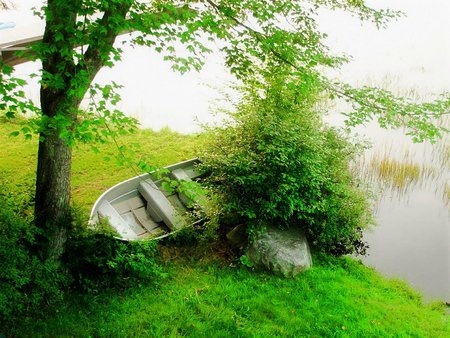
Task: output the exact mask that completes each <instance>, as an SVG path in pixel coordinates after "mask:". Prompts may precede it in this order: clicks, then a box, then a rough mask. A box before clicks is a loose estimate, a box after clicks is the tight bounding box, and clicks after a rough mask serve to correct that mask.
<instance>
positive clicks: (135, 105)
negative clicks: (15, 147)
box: [0, 0, 450, 132]
mask: <svg viewBox="0 0 450 338" xmlns="http://www.w3.org/2000/svg"><path fill="white" fill-rule="evenodd" d="M15 3H16V10H14V11H3V12H0V21H14V22H16V24H17V27H20V26H27V25H31V24H33V23H36V22H39V20H38V19H37V18H36V17H34V16H33V15H32V12H31V10H30V9H29V8H30V7H31V6H37V5H38V4H39V3H40V1H31V0H20V1H15ZM368 4H369V5H372V6H375V7H377V8H386V7H389V8H392V9H398V10H402V11H404V12H405V13H406V15H407V17H404V18H401V19H399V20H398V21H397V22H392V23H391V24H390V25H389V27H388V28H387V29H383V30H377V29H376V28H375V26H374V25H372V24H370V23H361V22H360V21H359V20H357V19H356V18H353V17H351V16H350V15H348V14H346V13H342V12H327V11H323V12H322V13H321V15H320V20H319V23H320V27H321V28H322V29H323V31H325V32H327V33H328V34H329V44H330V46H331V47H332V49H333V50H334V51H335V52H338V53H346V54H349V55H352V56H353V61H352V62H351V63H350V64H348V65H346V66H345V67H344V68H343V69H342V70H341V71H339V72H337V73H336V75H337V76H339V78H341V79H342V80H345V81H348V82H350V83H352V84H361V83H367V82H368V81H369V82H373V83H377V82H379V81H382V80H383V78H384V77H386V76H388V77H389V79H390V81H391V82H393V86H395V87H397V88H405V89H408V88H412V87H413V88H415V89H418V90H420V91H421V92H422V93H423V95H425V94H428V93H429V92H438V91H444V90H447V89H449V88H450V20H448V18H447V16H448V14H449V13H450V2H449V1H445V0H430V1H420V0H413V1H411V0H389V1H388V0H376V1H375V0H372V1H368ZM2 32H4V31H0V35H1V34H2ZM36 69H37V65H30V64H28V65H23V66H20V67H18V73H20V74H22V75H24V76H26V74H29V73H30V71H32V70H36ZM110 79H114V80H115V81H116V82H119V83H120V84H122V85H124V88H123V90H122V98H123V102H122V103H121V108H122V109H123V110H124V111H125V112H126V113H127V114H130V115H133V116H136V117H138V118H139V119H140V121H141V123H142V125H143V126H144V127H150V128H153V129H159V128H161V127H163V126H165V125H167V126H169V127H170V128H172V129H174V130H177V131H180V132H192V131H196V130H198V126H197V124H196V121H195V118H196V117H197V118H198V119H199V120H200V121H209V120H211V119H212V117H211V114H210V112H209V107H210V104H211V102H213V101H214V100H215V99H216V98H217V97H219V96H220V95H219V93H218V90H217V89H218V88H223V87H225V86H226V83H227V82H228V81H231V80H232V79H233V78H232V77H231V76H230V75H229V74H228V73H227V71H226V70H225V68H224V66H223V61H222V58H221V57H220V55H219V54H213V55H209V56H208V58H207V60H206V64H205V67H204V69H203V70H202V71H201V72H200V73H196V72H192V73H189V74H185V75H183V76H181V75H179V74H176V73H173V72H172V71H171V69H170V65H169V64H168V63H165V62H163V61H162V59H161V56H160V55H158V54H157V53H154V52H152V51H151V50H149V49H147V48H136V49H132V48H126V49H125V53H124V55H123V61H122V62H121V63H119V64H118V65H117V66H116V67H115V68H114V69H103V70H102V71H101V72H100V73H99V75H98V77H97V81H100V82H104V81H107V80H110ZM211 86H212V88H211ZM29 93H30V95H31V96H32V97H34V98H36V99H37V97H38V95H37V86H36V85H32V86H31V88H30V89H29Z"/></svg>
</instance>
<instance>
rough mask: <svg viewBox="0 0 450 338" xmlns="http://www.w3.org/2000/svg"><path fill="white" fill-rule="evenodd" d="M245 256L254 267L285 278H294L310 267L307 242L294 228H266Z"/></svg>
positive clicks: (309, 253)
mask: <svg viewBox="0 0 450 338" xmlns="http://www.w3.org/2000/svg"><path fill="white" fill-rule="evenodd" d="M246 255H247V257H248V258H249V259H250V261H251V262H253V264H255V266H259V267H264V268H266V269H268V270H270V271H272V272H274V273H275V274H279V275H283V276H285V277H292V276H295V275H297V274H299V273H301V272H302V271H305V270H307V269H308V268H309V267H311V266H312V258H311V252H310V249H309V245H308V241H307V240H306V237H305V235H304V234H303V233H302V232H301V231H300V230H299V229H294V228H291V229H284V230H282V229H278V228H274V227H270V228H268V229H267V232H265V233H262V234H259V235H257V238H256V239H255V241H254V242H253V243H251V244H250V246H249V248H248V249H247V252H246Z"/></svg>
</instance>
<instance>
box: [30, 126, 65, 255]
mask: <svg viewBox="0 0 450 338" xmlns="http://www.w3.org/2000/svg"><path fill="white" fill-rule="evenodd" d="M43 137H44V139H43V140H42V141H41V142H39V151H38V166H37V173H36V203H35V219H36V221H35V222H36V225H37V226H38V227H39V228H40V229H42V230H43V238H42V240H40V241H39V245H40V246H41V250H42V253H43V254H44V257H45V258H46V259H51V260H53V261H58V260H59V258H60V257H61V255H62V253H63V251H64V245H65V242H66V239H67V229H68V228H69V226H70V223H71V216H70V214H71V213H70V168H71V154H72V150H71V148H70V147H69V146H68V144H67V142H66V141H65V140H64V139H61V138H60V137H59V131H58V130H56V129H49V130H47V132H46V133H45V135H44V136H43Z"/></svg>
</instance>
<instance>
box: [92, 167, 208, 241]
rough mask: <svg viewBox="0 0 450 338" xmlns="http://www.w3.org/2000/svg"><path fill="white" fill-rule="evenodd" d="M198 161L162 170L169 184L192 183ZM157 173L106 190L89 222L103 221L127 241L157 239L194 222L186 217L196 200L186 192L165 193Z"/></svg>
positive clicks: (196, 173)
mask: <svg viewBox="0 0 450 338" xmlns="http://www.w3.org/2000/svg"><path fill="white" fill-rule="evenodd" d="M198 164H199V160H198V159H191V160H187V161H184V162H180V163H176V164H173V165H170V166H167V167H165V168H164V169H165V170H163V172H164V175H165V177H169V178H170V179H171V180H172V182H174V181H178V182H185V183H186V182H188V183H189V182H192V181H195V180H196V179H198V178H199V177H200V172H199V171H198V170H196V165H198ZM159 176H160V175H158V173H157V172H151V173H145V174H142V175H139V176H136V177H133V178H130V179H128V180H126V181H123V182H121V183H119V184H116V185H115V186H113V187H112V188H110V189H108V190H106V191H105V192H104V193H103V194H102V195H101V196H100V197H99V198H98V200H97V201H96V202H95V204H94V206H93V208H92V211H91V215H90V223H91V224H96V223H98V222H99V221H100V220H104V219H106V220H107V221H108V223H109V225H110V226H111V227H112V228H113V229H114V230H115V231H116V232H117V234H118V238H120V239H123V240H128V241H133V240H139V239H149V238H151V239H159V238H163V237H165V236H168V235H170V234H173V233H174V232H178V231H179V230H181V229H183V228H185V227H187V226H190V225H192V224H194V223H195V221H194V220H192V217H189V216H188V215H190V214H191V213H190V212H189V211H190V209H192V206H193V204H194V202H195V201H193V200H192V197H191V196H192V194H190V193H189V191H188V189H189V188H188V189H182V190H181V191H178V192H176V191H169V192H168V191H167V190H165V189H164V188H163V182H164V179H163V178H161V177H159Z"/></svg>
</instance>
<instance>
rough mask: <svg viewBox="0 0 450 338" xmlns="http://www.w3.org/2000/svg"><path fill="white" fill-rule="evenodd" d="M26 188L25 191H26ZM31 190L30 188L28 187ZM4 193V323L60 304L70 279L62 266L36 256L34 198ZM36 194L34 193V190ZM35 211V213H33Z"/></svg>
mask: <svg viewBox="0 0 450 338" xmlns="http://www.w3.org/2000/svg"><path fill="white" fill-rule="evenodd" d="M22 188H23V187H22ZM28 188H30V187H29V186H28ZM2 191H3V192H2V193H0V271H1V273H0V323H5V324H4V325H5V326H8V323H11V322H13V320H14V318H19V317H20V316H23V315H28V314H32V313H34V312H35V311H36V310H38V309H39V311H40V312H42V310H43V307H44V308H46V307H47V306H49V305H54V304H57V303H58V302H59V301H60V300H61V299H62V296H63V293H62V291H61V290H63V289H64V287H65V286H66V285H67V284H68V282H69V278H68V276H67V274H65V273H64V271H63V270H62V269H61V267H60V266H58V265H56V264H54V263H52V262H44V261H42V260H41V259H40V257H39V255H38V254H37V253H36V252H35V247H34V244H35V238H36V236H37V235H38V233H39V230H38V229H37V228H36V227H35V226H34V224H33V218H32V217H31V216H30V215H31V214H32V211H31V210H32V205H33V202H32V194H30V193H29V191H30V189H25V190H24V191H20V190H16V191H14V192H7V191H6V192H5V190H2ZM31 191H32V190H31ZM30 209H31V210H30Z"/></svg>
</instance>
